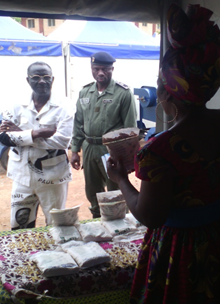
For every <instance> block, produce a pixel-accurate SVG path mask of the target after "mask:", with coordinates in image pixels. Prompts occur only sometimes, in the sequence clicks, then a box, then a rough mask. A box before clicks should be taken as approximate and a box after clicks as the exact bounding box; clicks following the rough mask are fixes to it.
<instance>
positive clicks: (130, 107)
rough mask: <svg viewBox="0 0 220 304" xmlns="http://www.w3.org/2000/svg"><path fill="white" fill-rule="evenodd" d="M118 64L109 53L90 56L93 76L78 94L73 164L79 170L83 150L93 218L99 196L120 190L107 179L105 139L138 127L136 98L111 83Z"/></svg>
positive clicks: (86, 186)
mask: <svg viewBox="0 0 220 304" xmlns="http://www.w3.org/2000/svg"><path fill="white" fill-rule="evenodd" d="M115 61H116V60H115V59H114V58H113V57H112V56H111V55H110V54H108V53H106V52H97V53H95V54H93V55H92V56H91V69H92V75H93V77H94V79H95V80H96V82H92V83H89V84H87V85H85V86H84V87H83V89H82V90H81V91H80V93H79V98H78V101H77V105H76V113H75V119H74V129H73V138H72V157H71V164H72V167H73V168H74V169H76V170H79V168H80V156H79V154H78V152H80V149H81V148H82V150H83V169H84V177H85V190H86V196H87V199H88V200H89V201H90V203H91V207H90V211H91V212H92V214H93V218H96V217H100V210H99V206H98V202H97V198H96V193H98V192H104V191H105V187H107V190H108V191H112V190H117V189H118V185H117V184H115V183H113V182H112V181H111V180H110V179H108V177H107V174H106V172H105V169H104V166H103V163H102V159H101V156H102V155H104V154H106V153H108V151H107V148H106V147H105V146H104V145H102V135H103V134H105V133H107V132H110V131H113V130H117V129H121V128H128V127H136V124H137V123H136V107H135V101H134V95H133V94H132V92H131V91H130V89H129V88H128V86H126V85H124V84H122V83H119V82H116V81H114V80H113V79H112V72H113V70H114V67H113V63H114V62H115Z"/></svg>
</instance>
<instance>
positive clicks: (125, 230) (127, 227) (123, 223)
mask: <svg viewBox="0 0 220 304" xmlns="http://www.w3.org/2000/svg"><path fill="white" fill-rule="evenodd" d="M102 225H103V226H104V227H105V228H106V229H107V230H108V231H109V232H110V233H111V235H112V237H115V236H117V235H122V234H124V235H130V234H132V233H134V232H136V231H137V230H138V229H137V228H136V227H135V226H134V225H133V224H132V223H131V222H130V221H129V220H128V219H127V218H124V219H120V220H114V221H103V220H102Z"/></svg>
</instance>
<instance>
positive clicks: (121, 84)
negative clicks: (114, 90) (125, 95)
mask: <svg viewBox="0 0 220 304" xmlns="http://www.w3.org/2000/svg"><path fill="white" fill-rule="evenodd" d="M115 83H116V84H117V85H119V86H120V87H122V88H124V89H125V90H128V89H129V86H127V85H126V84H124V83H123V82H120V81H115Z"/></svg>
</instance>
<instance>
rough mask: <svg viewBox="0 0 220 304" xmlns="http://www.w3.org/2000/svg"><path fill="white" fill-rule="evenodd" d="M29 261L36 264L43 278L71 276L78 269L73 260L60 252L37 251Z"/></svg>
mask: <svg viewBox="0 0 220 304" xmlns="http://www.w3.org/2000/svg"><path fill="white" fill-rule="evenodd" d="M29 260H30V261H33V262H35V263H36V264H37V266H38V268H39V269H40V271H41V273H42V275H43V276H45V277H52V276H58V275H59V276H60V275H67V274H72V273H74V272H76V271H77V270H78V269H79V266H78V265H77V264H76V262H75V261H74V260H73V258H72V257H71V256H70V255H69V254H68V253H66V252H61V251H49V250H47V251H39V252H37V253H34V254H32V255H31V256H30V257H29Z"/></svg>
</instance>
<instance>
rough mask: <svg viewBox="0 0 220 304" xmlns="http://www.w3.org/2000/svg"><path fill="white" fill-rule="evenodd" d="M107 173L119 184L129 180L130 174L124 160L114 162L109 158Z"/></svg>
mask: <svg viewBox="0 0 220 304" xmlns="http://www.w3.org/2000/svg"><path fill="white" fill-rule="evenodd" d="M107 173H108V176H109V178H110V179H111V180H112V181H113V182H115V183H117V184H119V182H120V180H122V179H128V173H127V171H126V169H125V167H124V165H123V161H122V160H118V161H117V162H116V161H114V160H113V159H112V158H111V157H109V159H108V161H107Z"/></svg>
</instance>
